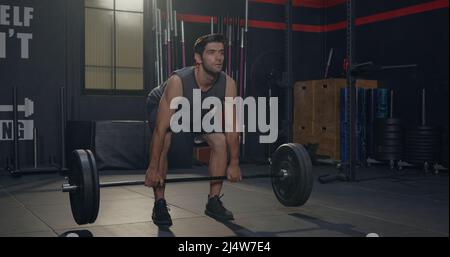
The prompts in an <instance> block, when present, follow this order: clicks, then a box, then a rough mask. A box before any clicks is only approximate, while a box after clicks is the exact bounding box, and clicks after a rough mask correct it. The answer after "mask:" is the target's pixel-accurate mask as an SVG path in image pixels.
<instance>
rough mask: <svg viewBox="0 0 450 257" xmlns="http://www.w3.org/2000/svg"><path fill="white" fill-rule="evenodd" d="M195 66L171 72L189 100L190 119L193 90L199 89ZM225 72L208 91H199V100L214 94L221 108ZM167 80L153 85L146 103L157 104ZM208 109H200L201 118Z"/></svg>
mask: <svg viewBox="0 0 450 257" xmlns="http://www.w3.org/2000/svg"><path fill="white" fill-rule="evenodd" d="M194 70H195V67H194V66H190V67H185V68H182V69H179V70H176V71H174V72H173V73H174V74H176V75H178V76H179V77H180V79H181V82H182V88H183V96H184V97H186V98H187V99H188V100H189V104H190V107H191V119H192V117H193V115H192V113H193V90H194V89H199V90H200V88H199V87H198V84H197V81H196V80H195V72H194ZM226 80H227V78H226V74H225V73H224V72H221V73H220V75H219V77H218V78H217V80H216V82H215V83H214V84H213V85H212V86H211V87H210V88H209V89H208V91H205V92H203V91H201V100H202V102H203V100H204V99H205V98H207V97H210V96H214V97H217V98H219V99H220V101H221V102H222V109H223V106H224V101H225V89H226ZM166 86H167V81H165V82H164V83H163V84H162V85H160V86H158V87H155V88H154V89H153V90H152V91H151V92H150V93H149V94H148V99H147V101H148V103H149V104H152V105H156V106H158V105H159V101H160V100H161V97H162V95H163V93H164V90H165V89H166ZM209 111H210V110H208V109H202V115H201V116H202V118H203V116H204V115H205V114H206V113H208V112H209Z"/></svg>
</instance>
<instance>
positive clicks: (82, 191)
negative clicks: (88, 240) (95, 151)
mask: <svg viewBox="0 0 450 257" xmlns="http://www.w3.org/2000/svg"><path fill="white" fill-rule="evenodd" d="M72 165H73V167H72V169H71V172H70V174H69V183H70V184H71V185H76V186H77V190H75V191H71V192H70V193H69V197H70V207H71V209H72V215H73V218H74V219H75V222H76V223H77V224H78V225H84V224H87V223H88V222H89V220H90V218H91V217H90V215H91V214H92V206H93V204H92V198H93V196H92V184H93V181H92V175H91V170H90V169H91V168H90V163H89V158H88V154H87V152H86V151H85V150H75V151H73V153H72Z"/></svg>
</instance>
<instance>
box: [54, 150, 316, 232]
mask: <svg viewBox="0 0 450 257" xmlns="http://www.w3.org/2000/svg"><path fill="white" fill-rule="evenodd" d="M66 178H67V181H66V183H64V184H63V185H62V192H69V197H70V206H71V210H72V215H73V218H74V219H75V222H76V223H77V224H79V225H84V224H88V223H94V222H95V220H96V219H97V216H98V212H99V208H100V188H101V187H114V186H132V185H144V184H145V181H144V180H137V181H116V182H102V183H100V181H99V173H98V170H97V166H96V162H95V157H94V154H93V153H92V152H91V151H90V150H75V151H73V153H72V167H71V169H70V171H69V172H68V174H67V177H66ZM242 178H243V179H254V178H271V182H272V189H273V192H274V193H275V196H276V198H277V199H278V201H279V202H280V203H281V204H282V205H284V206H302V205H303V204H305V203H306V201H307V200H308V199H309V196H310V194H311V191H312V187H313V174H312V164H311V159H310V157H309V155H308V152H307V151H306V149H305V148H304V147H303V146H302V145H300V144H296V143H287V144H283V145H281V146H279V147H278V148H277V149H276V151H275V152H274V153H273V154H272V157H271V167H270V173H269V174H254V175H243V176H242ZM225 179H227V177H226V176H209V177H191V178H168V179H166V180H164V183H175V182H189V181H205V180H225Z"/></svg>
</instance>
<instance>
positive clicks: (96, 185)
mask: <svg viewBox="0 0 450 257" xmlns="http://www.w3.org/2000/svg"><path fill="white" fill-rule="evenodd" d="M86 153H87V155H88V157H89V164H90V167H91V175H92V196H93V198H92V199H93V200H92V212H91V215H90V216H89V217H90V218H89V223H94V222H95V220H96V219H97V216H98V212H99V208H100V181H99V178H98V170H97V165H96V162H95V156H94V154H93V153H92V152H91V150H86Z"/></svg>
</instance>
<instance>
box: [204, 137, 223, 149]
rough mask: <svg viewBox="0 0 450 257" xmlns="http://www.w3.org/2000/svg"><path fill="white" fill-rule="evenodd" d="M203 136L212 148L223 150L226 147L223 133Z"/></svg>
mask: <svg viewBox="0 0 450 257" xmlns="http://www.w3.org/2000/svg"><path fill="white" fill-rule="evenodd" d="M205 138H206V141H207V142H208V145H209V146H210V147H211V149H212V150H214V151H225V150H226V149H227V141H226V137H225V134H223V133H213V134H208V135H205Z"/></svg>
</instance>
